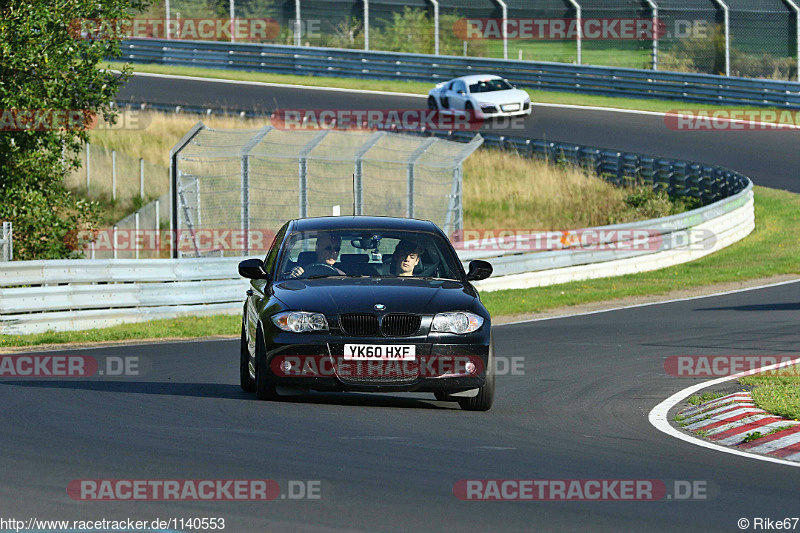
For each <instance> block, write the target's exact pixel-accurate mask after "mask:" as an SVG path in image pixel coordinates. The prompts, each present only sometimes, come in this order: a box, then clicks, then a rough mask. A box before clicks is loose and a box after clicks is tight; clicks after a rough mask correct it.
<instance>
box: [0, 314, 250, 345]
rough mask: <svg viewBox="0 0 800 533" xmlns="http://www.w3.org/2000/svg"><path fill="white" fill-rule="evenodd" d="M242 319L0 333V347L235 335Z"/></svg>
mask: <svg viewBox="0 0 800 533" xmlns="http://www.w3.org/2000/svg"><path fill="white" fill-rule="evenodd" d="M241 323H242V319H241V317H240V316H239V315H217V316H205V317H182V318H170V319H164V320H152V321H150V322H139V323H136V324H121V325H119V326H112V327H109V328H98V329H87V330H83V331H63V332H52V331H49V332H46V333H35V334H32V335H0V347H6V346H37V345H41V344H65V343H81V342H109V341H123V340H133V339H164V338H193V337H213V336H215V335H234V334H238V333H239V330H240V327H241Z"/></svg>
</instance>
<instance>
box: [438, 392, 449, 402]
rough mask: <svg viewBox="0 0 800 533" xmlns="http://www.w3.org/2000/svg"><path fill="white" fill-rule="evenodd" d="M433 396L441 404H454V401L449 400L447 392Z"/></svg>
mask: <svg viewBox="0 0 800 533" xmlns="http://www.w3.org/2000/svg"><path fill="white" fill-rule="evenodd" d="M433 395H434V396H436V399H437V400H439V401H440V402H452V401H453V400H451V399H449V398H448V396H447V393H446V392H434V393H433Z"/></svg>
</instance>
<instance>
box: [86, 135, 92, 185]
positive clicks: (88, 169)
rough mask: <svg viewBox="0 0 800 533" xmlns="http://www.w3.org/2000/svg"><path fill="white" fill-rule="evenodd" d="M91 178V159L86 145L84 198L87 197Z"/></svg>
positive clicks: (87, 144)
mask: <svg viewBox="0 0 800 533" xmlns="http://www.w3.org/2000/svg"><path fill="white" fill-rule="evenodd" d="M91 176H92V159H91V152H90V150H89V143H88V142H87V143H86V196H89V182H90V181H91Z"/></svg>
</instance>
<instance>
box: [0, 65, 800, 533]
mask: <svg viewBox="0 0 800 533" xmlns="http://www.w3.org/2000/svg"><path fill="white" fill-rule="evenodd" d="M134 81H136V79H134ZM148 83H150V84H151V85H149V86H148V87H149V88H148V89H147V90H149V91H159V90H161V91H167V92H169V93H170V94H171V96H170V97H174V98H179V99H181V100H183V101H185V102H188V103H198V104H199V103H200V102H201V101H202V102H203V103H205V104H211V103H212V102H211V100H209V99H213V98H219V99H220V100H217V101H218V102H220V103H224V102H223V100H225V99H226V98H227V99H229V101H228V102H227V103H228V104H229V105H230V104H231V103H236V102H238V103H239V104H240V105H239V106H238V107H242V105H241V104H243V103H244V102H245V100H240V99H237V96H236V95H237V94H239V95H242V94H243V93H244V92H245V91H244V90H243V89H242V88H241V87H238V88H236V90H235V92H226V90H224V89H221V88H220V87H219V84H217V85H215V87H216V89H215V90H214V92H213V95H214V96H209V95H208V93H207V90H208V89H207V88H206V89H203V88H202V87H199V86H195V85H187V86H180V90H179V86H171V89H168V88H164V87H162V88H161V89H158V87H157V86H154V85H152V80H148ZM140 90H144V89H143V88H142V87H141V86H136V85H135V83H134V84H129V85H128V86H127V87H126V91H127V93H124V94H127V96H128V97H132V98H133V97H136V98H138V97H140V96H141V97H142V99H147V98H148V97H152V96H153V93H150V94H145V95H143V96H142V93H139V92H137V91H140ZM192 91H195V92H192ZM254 91H255V90H254ZM167 92H165V93H163V94H162V96H163V97H164V98H166V97H167V96H169V95H168V94H167ZM253 94H254V95H255V96H253V98H256V97H258V98H259V99H262V100H264V99H267V96H266V94H267V93H259V92H254V93H253ZM274 94H277V93H274ZM323 97H324V96H323ZM275 98H276V99H279V100H283V101H281V102H280V105H281V106H283V107H301V105H298V104H297V103H295V104H292V102H300V101H301V100H296V101H294V100H290V98H307V96H301V95H297V96H295V97H292V96H291V94H290V93H286V94H283V93H281V94H279V95H277V96H275ZM329 98H330V100H329V101H327V102H319V101H317V102H316V103H317V104H318V106H319V107H325V105H331V106H332V105H333V104H334V99H333V97H329ZM348 98H350V97H345V96H343V95H342V94H339V95H337V97H336V99H335V101H336V102H338V105H339V106H340V107H342V106H348V105H354V106H355V104H356V103H360V106H359V107H358V108H366V107H370V106H371V105H373V104H374V103H376V102H377V105H376V107H377V108H384V109H385V108H387V107H403V105H406V106H408V104H409V103H407V102H405V101H399V100H397V101H395V100H380V101H377V100H376V101H372V100H370V101H369V102H365V100H364V97H363V96H362V97H359V98H357V99H356V98H355V97H353V99H352V100H348ZM383 98H399V97H383ZM252 101H253V102H255V101H256V100H255V99H254V100H252ZM414 102H416V103H417V104H419V101H418V100H416V99H415V100H414ZM423 102H424V101H423ZM592 113H598V114H597V115H594V114H592ZM593 117H599V118H598V119H599V120H600V122H599V123H597V122H592V120H595V119H594V118H593ZM609 117H613V119H612V118H609ZM653 119H655V120H659V119H658V118H657V117H650V116H646V115H642V116H632V117H631V116H628V115H620V114H611V113H607V112H594V111H592V112H589V111H586V112H582V113H581V112H576V113H574V114H573V113H567V112H562V111H561V110H553V109H548V108H542V109H537V110H536V117H535V118H533V119H531V121H529V122H528V128H529V133H525V134H526V135H531V136H538V137H543V136H547V137H548V138H553V139H558V140H570V141H574V142H576V143H578V142H580V143H587V144H599V145H606V144H608V142H606V141H604V140H606V139H612V138H615V137H613V136H614V135H617V133H620V134H621V137H620V138H619V144H618V145H617V146H615V148H620V149H627V150H640V151H643V152H651V153H658V154H659V155H665V156H673V157H686V158H692V157H693V155H692V154H695V153H696V154H700V147H698V146H696V145H695V146H691V144H692V143H691V142H690V141H689V138H690V137H691V136H687V137H683V135H685V134H680V135H677V134H676V135H674V136H670V135H669V134H664V132H660V133H659V132H658V131H656V128H655V127H654V124H655V123H654V122H652V120H653ZM662 124H663V122H662ZM665 129H666V128H665ZM623 130H624V131H623ZM647 131H649V132H650V133H649V135H644V133H646V132H647ZM636 132H639V133H641V134H642V135H637V134H636ZM568 134H569V135H574V136H573V137H567V135H568ZM714 135H719V134H714ZM751 135H756V133H755V132H753V133H752V134H751ZM792 135H794V134H792V133H786V132H774V133H770V134H764V133H758V136H759V139H760V141H759V142H758V143H755V141H753V140H752V139H753V138H751V144H750V145H748V143H747V142H746V141H745V140H744V138H745V137H747V136H743V138H742V139H739V140H737V139H733V141H736V142H737V143H738V144H737V145H736V146H738V147H740V149H741V150H742V152H744V153H742V152H740V153H738V154H737V153H736V147H727V148H725V143H724V142H723V141H722V138H721V137H720V138H719V139H718V138H717V137H710V141H709V142H712V141H713V143H714V144H713V146H714V147H715V150H714V151H712V155H713V156H714V157H715V158H716V159H715V160H713V161H711V160H709V159H708V158H699V157H698V159H700V160H705V161H709V162H714V163H720V164H725V165H727V166H730V167H733V168H735V169H736V170H739V171H742V172H744V173H746V174H749V175H750V176H751V177H753V178H754V179H755V181H756V183H759V184H764V185H771V186H775V187H780V186H781V185H780V184H781V183H785V185H786V186H785V187H784V188H788V189H792V190H796V189H800V182H799V181H797V180H796V178H795V177H794V173H793V172H790V167H791V166H792V165H793V164H794V165H795V166H796V163H797V162H798V161H797V160H798V155H797V154H796V153H794V152H792V153H791V154H789V153H784V151H786V150H788V144H787V143H789V142H790V139H792V138H793V137H792ZM601 141H602V142H601ZM773 141H774V142H776V143H779V144H780V146H778V147H773V148H774V151H773V152H772V153H773V154H775V156H776V158H780V162H779V163H778V164H777V166H776V167H774V168H773V167H772V166H770V164H769V163H768V162H766V161H765V160H763V158H760V157H755V155H754V154H756V153H760V151H761V150H767V149H769V148H770V147H769V145H770V143H771V142H773ZM653 142H657V143H659V144H658V145H656V144H653ZM615 144H616V143H615ZM682 148H686V150H687V151H686V152H683V151H681V150H682ZM706 148H708V146H706ZM716 148H718V149H719V150H722V149H725V150H726V151H727V154H728V155H730V156H732V157H733V156H734V155H735V156H736V159H735V160H734V161H733V162H731V161H730V160H727V159H726V154H724V153H719V152H717V151H716ZM745 148H747V150H746V151H745ZM670 150H674V152H673V151H670ZM692 150H694V151H693V152H692ZM703 153H706V152H705V151H703ZM784 156H785V157H784ZM737 161H740V162H742V163H743V164H746V165H747V166H738V165H737V164H736V163H737ZM798 302H800V284H798V283H791V284H786V285H782V286H778V287H770V288H763V289H759V290H753V291H748V292H738V293H732V294H726V295H720V296H715V297H710V298H703V299H694V300H687V301H679V302H672V303H666V304H660V305H653V306H646V307H638V308H634V309H623V310H617V311H612V312H605V313H597V314H592V315H584V316H576V317H570V318H560V319H553V320H546V321H537V322H528V323H520V324H511V325H506V326H500V327H498V328H497V330H496V349H497V353H498V354H499V355H503V356H506V357H516V358H522V360H523V361H524V366H523V368H524V375H503V376H499V377H498V382H497V384H498V385H497V386H498V390H497V399H496V403H495V406H494V407H493V409H492V410H491V411H489V412H488V413H467V412H463V411H460V410H458V409H456V408H454V406H453V404H447V403H441V402H436V401H433V400H432V398H428V396H427V395H424V396H423V395H403V396H400V395H398V396H392V395H387V396H383V395H382V396H372V395H361V394H351V395H337V394H327V395H323V394H316V395H312V396H309V397H305V398H301V399H294V400H290V401H286V402H279V403H263V402H258V401H256V400H255V399H254V398H253V397H252V396H251V395H247V394H244V393H243V392H241V391H240V390H239V388H238V376H237V362H238V341H206V342H185V343H167V344H152V345H139V346H127V347H113V348H95V349H88V350H69V351H68V352H67V353H81V354H85V355H95V356H138V357H140V358H141V359H142V361H143V363H144V364H143V368H146V369H147V371H146V374H144V375H142V376H140V377H139V378H136V379H133V378H125V379H122V378H120V379H115V380H114V379H98V380H95V381H68V380H62V381H47V380H40V381H15V380H9V379H6V380H3V381H0V405H2V406H3V409H2V410H0V427H2V428H3V431H2V432H0V450H2V458H3V459H2V462H3V468H2V469H1V470H0V480H2V482H0V501H2V502H4V503H5V504H6V505H5V507H6V508H7V509H10V510H13V514H14V515H18V518H21V517H28V516H35V517H39V518H53V519H100V518H111V517H114V518H121V517H133V518H137V519H142V520H145V519H147V520H152V519H154V518H156V517H159V518H167V517H173V516H175V517H181V516H184V517H186V516H207V517H217V516H220V517H224V518H225V519H226V523H227V527H226V531H234V532H239V531H241V532H250V531H272V530H277V529H279V528H285V529H289V530H292V531H340V530H342V531H343V530H348V531H349V530H354V529H355V530H374V531H399V530H415V529H420V530H424V529H423V528H426V527H429V526H430V525H433V524H435V525H437V526H439V527H440V528H442V529H445V528H446V529H452V530H459V531H461V530H463V531H486V530H495V529H497V530H507V531H514V530H522V529H524V530H543V531H571V530H578V529H581V530H590V531H643V530H647V531H676V530H686V531H709V530H710V531H736V530H737V527H736V522H737V520H738V519H739V518H742V517H747V518H750V519H752V518H753V517H770V518H773V519H777V518H783V517H786V516H793V515H796V511H797V495H798V489H797V487H798V484H800V470H798V469H794V468H786V467H783V466H781V465H775V464H770V463H763V462H759V461H754V460H751V459H746V458H742V457H737V456H729V455H726V454H719V453H715V452H713V451H711V450H706V449H703V448H698V447H695V446H692V445H691V444H687V443H686V442H682V441H678V440H675V439H670V438H667V437H665V436H664V435H663V434H661V433H659V432H658V431H657V430H656V429H655V428H654V427H652V426H651V425H650V424H649V423H648V420H647V414H648V412H649V411H650V409H651V408H652V407H653V406H654V405H656V404H657V403H659V402H660V401H661V400H663V399H664V398H666V397H668V396H669V395H671V394H672V393H673V392H675V391H677V390H680V389H682V388H684V387H686V386H687V385H689V384H691V383H693V382H695V380H692V379H683V378H675V377H671V376H668V375H666V372H665V370H664V366H663V362H664V359H666V358H667V357H668V356H670V355H677V354H687V353H689V354H710V355H715V354H743V355H746V354H764V353H769V354H791V353H796V350H797V341H798V337H797V334H796V329H797V328H796V316H797V309H798V308H800V304H798ZM87 478H92V479H173V478H178V479H205V478H212V479H255V478H269V479H276V480H321V481H322V487H323V490H322V494H321V496H322V498H321V499H320V500H319V501H281V500H277V501H274V502H267V503H254V502H249V503H247V502H203V503H192V502H125V501H117V502H76V501H73V500H71V499H70V498H69V497H68V496H67V494H66V487H67V485H68V484H69V482H70V481H72V480H74V479H87ZM487 478H492V479H493V478H535V479H660V480H664V481H670V480H701V481H706V482H707V484H708V486H709V496H710V497H709V499H708V500H707V501H695V502H675V501H662V502H462V501H460V500H458V499H456V498H455V496H454V495H453V485H454V484H455V483H456V482H457V481H458V480H461V479H487Z"/></svg>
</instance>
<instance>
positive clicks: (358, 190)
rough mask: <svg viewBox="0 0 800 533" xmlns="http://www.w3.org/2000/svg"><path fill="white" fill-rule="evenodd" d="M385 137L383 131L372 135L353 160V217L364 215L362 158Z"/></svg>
mask: <svg viewBox="0 0 800 533" xmlns="http://www.w3.org/2000/svg"><path fill="white" fill-rule="evenodd" d="M384 135H386V132H385V131H378V132H375V133H373V134H372V135H371V136H370V138H369V139H367V140H366V141H365V142H364V144H362V145H361V148H359V149H358V151H357V152H356V155H355V157H354V159H355V173H354V175H353V204H354V205H353V210H354V211H355V213H353V214H354V215H362V214H364V170H363V167H364V163H363V157H364V156H365V155H366V154H367V152H369V149H370V148H372V147H373V146H375V143H377V142H378V141H379V140H381V137H383V136H384Z"/></svg>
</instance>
